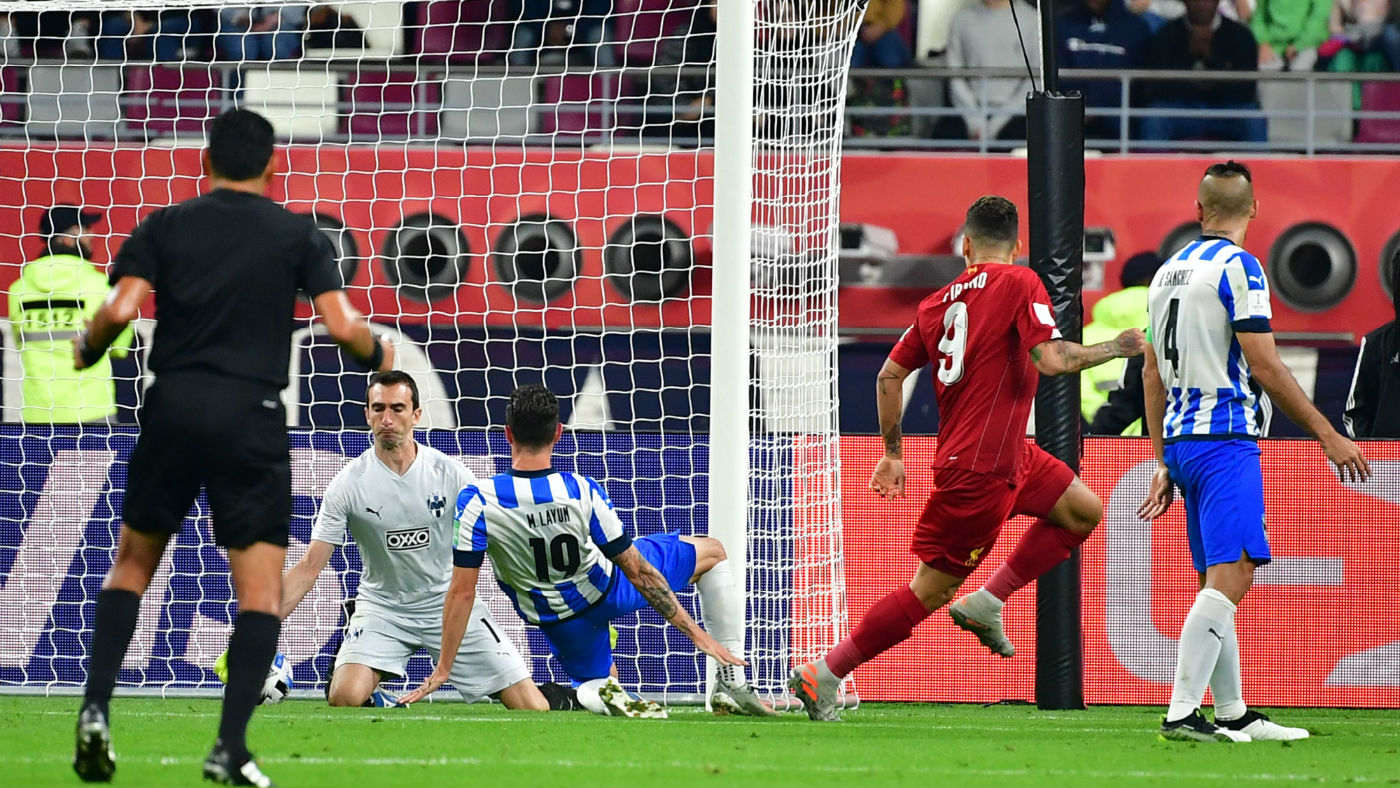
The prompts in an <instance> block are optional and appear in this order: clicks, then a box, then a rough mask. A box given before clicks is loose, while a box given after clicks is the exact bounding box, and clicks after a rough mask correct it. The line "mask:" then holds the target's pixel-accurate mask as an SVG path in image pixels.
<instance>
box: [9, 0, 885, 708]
mask: <svg viewBox="0 0 1400 788" xmlns="http://www.w3.org/2000/svg"><path fill="white" fill-rule="evenodd" d="M39 5H42V9H40V8H36V6H39ZM717 5H718V8H716V0H459V1H453V2H440V1H438V0H428V1H422V2H400V1H399V0H371V1H369V2H334V3H325V4H304V3H281V4H261V5H257V4H255V5H247V4H232V3H219V2H211V1H210V0H206V1H205V2H186V1H185V0H142V2H139V3H137V2H135V1H134V0H118V1H115V2H114V1H111V0H103V1H102V2H97V1H96V0H54V1H53V2H47V3H43V4H35V3H28V2H0V37H3V38H2V39H0V84H3V90H0V193H3V194H4V195H5V199H4V200H0V272H2V273H0V276H3V280H4V282H5V284H6V288H7V291H8V296H9V298H8V312H7V315H8V320H5V321H0V344H3V387H2V390H0V397H2V398H3V399H2V400H0V406H2V407H3V411H0V415H3V425H0V611H3V613H0V691H37V692H51V691H69V690H73V689H76V688H78V687H81V686H82V684H83V682H84V680H85V665H86V651H87V647H88V643H89V641H90V636H91V629H92V624H93V610H94V604H95V598H96V594H97V590H98V588H99V586H100V584H101V581H102V578H103V576H104V574H105V573H106V571H107V569H108V568H109V566H110V565H111V562H112V560H113V557H114V554H115V546H116V537H117V533H118V528H119V524H120V513H121V509H122V499H123V487H124V483H125V479H126V462H127V459H128V457H129V456H130V453H131V449H132V446H133V444H134V442H135V439H136V436H137V434H138V431H139V425H138V423H137V408H138V406H139V404H140V402H141V400H142V396H143V391H144V390H145V388H146V386H147V385H149V383H150V381H151V377H150V375H149V373H148V371H147V369H146V366H145V358H146V353H147V351H148V349H149V347H150V337H151V334H152V329H153V319H154V317H155V315H154V311H153V310H152V309H150V308H149V307H148V308H147V309H146V310H144V311H143V313H142V319H141V320H140V321H138V323H137V324H135V325H134V331H133V333H132V334H131V335H130V336H128V337H123V338H122V339H121V340H119V344H120V347H119V349H118V350H117V351H116V352H114V353H113V354H112V356H111V360H110V365H108V364H103V365H99V367H97V368H96V369H95V370H94V371H93V372H91V373H85V374H84V375H82V376H81V377H79V376H76V375H75V374H74V373H73V372H72V369H71V362H69V361H67V359H68V358H69V356H68V353H69V352H70V351H69V350H68V345H67V342H68V341H69V338H70V337H71V336H72V333H73V332H74V331H75V330H77V329H79V328H81V323H82V320H83V317H84V316H85V315H86V314H90V312H91V311H92V310H93V309H95V307H96V302H97V301H98V300H100V298H101V297H102V289H103V284H102V282H103V277H104V276H105V271H106V265H107V263H108V262H109V261H110V260H111V259H112V258H113V257H114V255H115V254H116V252H117V250H118V249H119V248H120V246H121V244H122V242H123V240H124V239H125V238H126V237H127V236H128V234H129V233H130V231H131V229H132V228H133V227H134V226H135V224H136V223H137V221H138V220H140V219H141V218H142V217H144V216H145V215H147V214H148V213H150V212H151V211H153V210H155V209H157V208H160V207H162V206H165V205H169V204H172V203H174V202H178V201H180V200H183V199H187V198H189V197H192V196H194V195H196V194H198V193H200V191H201V190H202V189H203V188H205V187H204V185H203V180H202V177H201V161H200V147H201V145H202V144H203V141H204V132H205V128H206V126H207V124H208V121H209V120H210V119H211V118H212V117H214V116H215V115H217V114H218V113H220V112H221V111H223V110H225V109H227V108H230V107H234V106H241V107H246V108H250V109H255V110H257V111H259V112H261V113H262V114H264V115H265V116H266V117H267V118H268V119H269V120H271V122H272V123H273V125H274V127H275V128H276V131H277V134H278V136H279V140H280V143H281V144H280V145H279V149H278V154H277V156H278V175H277V177H276V178H275V181H274V185H273V187H272V194H271V196H272V197H273V198H274V199H276V200H277V201H279V202H281V203H283V204H285V205H286V206H287V207H288V208H289V209H291V210H293V211H295V212H299V213H304V214H307V215H309V216H312V217H314V218H315V221H316V222H317V224H318V225H319V226H320V227H321V229H322V230H323V231H324V232H325V233H326V234H327V236H328V237H329V238H330V240H331V242H332V245H333V247H334V249H335V251H336V254H337V256H338V262H339V266H340V271H341V274H342V276H343V279H344V283H345V286H346V289H347V291H348V293H349V295H350V297H351V300H352V301H353V302H354V303H355V304H356V305H357V306H358V307H359V308H360V309H361V310H363V311H364V312H365V313H366V314H368V315H369V316H370V319H371V320H372V321H373V322H374V324H375V326H376V330H378V331H379V332H381V333H383V334H385V335H388V336H390V337H392V338H393V340H394V341H395V342H396V344H397V348H398V358H399V359H400V361H399V366H400V367H401V368H403V369H404V370H406V371H408V372H410V373H412V374H413V375H414V376H415V378H416V379H417V382H418V384H419V386H420V389H421V391H422V395H423V419H422V423H421V427H422V428H423V431H422V432H421V433H420V439H421V440H423V441H425V442H426V443H428V444H430V445H433V446H435V447H437V448H439V449H442V450H444V451H446V452H447V453H449V454H452V455H456V456H459V457H460V458H461V459H462V461H463V462H464V463H466V464H467V465H468V466H470V467H471V468H472V469H473V470H474V471H475V472H476V473H477V474H478V475H481V476H485V475H490V474H494V473H496V472H499V471H502V470H504V469H505V468H506V467H508V448H507V446H506V444H505V441H504V436H503V433H502V431H501V427H502V425H503V423H504V411H505V404H506V402H507V399H508V397H509V395H510V393H511V391H512V389H513V388H514V387H515V386H517V385H520V384H523V383H531V382H542V383H544V384H546V385H547V386H549V387H550V388H551V389H552V390H553V391H554V392H555V393H556V394H558V395H559V397H560V400H561V408H562V414H561V415H562V418H563V420H564V421H565V424H566V427H567V430H566V432H565V438H564V440H563V442H562V443H561V444H560V446H559V451H558V455H557V464H558V465H559V466H560V467H564V468H568V469H573V470H577V471H578V472H581V473H585V474H588V475H590V476H593V477H596V478H598V479H599V480H600V481H601V482H602V483H603V484H604V485H605V487H606V489H607V490H608V492H609V493H610V495H611V498H612V500H613V502H614V504H615V505H616V507H617V508H618V510H619V512H620V513H621V515H622V518H623V520H624V521H625V522H626V524H627V525H628V526H629V527H630V529H631V530H632V531H633V532H634V533H636V534H647V533H654V532H658V531H663V530H668V531H681V532H683V533H711V534H715V535H717V536H720V538H721V539H723V540H724V541H725V543H726V546H727V548H728V549H729V551H730V553H731V555H734V556H735V557H737V558H739V559H740V560H741V561H742V563H743V565H744V567H745V571H744V572H741V573H738V575H739V577H740V582H742V583H744V585H745V587H746V594H745V598H746V600H747V605H748V609H747V616H748V618H747V620H748V623H749V628H748V632H747V637H748V642H747V651H748V656H749V659H750V661H751V662H752V667H751V668H750V674H751V678H752V679H753V681H754V682H755V684H756V686H757V687H758V688H759V689H760V690H761V691H762V692H764V693H766V694H767V695H768V696H770V697H773V698H775V699H781V698H782V696H783V695H784V692H785V690H784V679H785V677H786V675H787V673H788V670H789V669H790V667H791V666H792V665H793V664H794V663H795V662H798V661H802V660H806V659H810V658H812V657H814V656H816V655H818V654H820V653H822V652H823V651H824V650H825V649H827V648H829V647H830V646H831V645H833V644H834V643H835V642H836V640H837V639H839V637H840V636H841V635H842V634H844V630H845V628H846V621H845V599H844V588H843V580H842V572H841V522H840V514H839V506H838V503H839V501H838V496H839V490H840V485H839V483H838V475H837V474H838V470H837V468H838V442H837V432H836V429H837V424H836V399H835V398H836V366H835V347H836V283H837V270H836V250H837V248H838V238H837V230H838V226H837V198H838V174H839V173H838V170H839V161H840V149H841V130H842V115H843V103H844V100H845V88H846V73H847V72H846V69H847V64H848V61H849V57H850V49H851V45H852V41H853V37H854V34H855V29H856V27H857V25H858V22H859V17H860V14H861V13H863V10H864V0H806V1H805V2H797V1H796V0H718V2H717ZM726 58H728V60H727V61H726ZM55 206H59V207H60V208H59V210H56V211H54V210H51V209H53V208H55ZM62 206H72V207H73V208H62ZM74 209H77V211H81V213H79V212H77V211H75V210H74ZM54 225H58V226H54ZM75 227H76V228H80V229H78V230H75V229H74V228H75ZM54 255H57V256H54ZM64 255H69V256H64ZM74 256H76V257H84V258H86V259H87V260H88V261H90V264H89V263H84V262H83V261H82V260H78V259H74ZM94 282H95V284H94ZM299 315H300V322H299V324H298V326H297V328H296V331H295V334H294V337H293V340H292V343H293V346H292V354H291V359H292V360H291V368H290V370H289V371H290V373H291V374H290V379H291V385H290V386H289V388H288V389H287V390H286V391H285V392H284V400H285V402H286V404H287V405H288V408H287V413H288V425H287V426H288V429H289V430H290V432H291V435H292V469H293V494H294V516H293V520H292V535H293V538H292V546H291V549H290V551H289V552H290V555H289V559H288V560H289V565H290V562H294V561H296V560H297V559H298V558H299V556H300V555H301V554H302V553H303V552H304V551H305V549H306V543H307V541H308V540H309V538H310V528H311V523H312V521H313V518H314V515H315V512H316V509H317V506H318V504H319V496H320V495H321V494H322V492H323V490H324V488H325V486H326V484H327V483H328V482H329V481H330V479H331V477H332V476H333V475H334V474H335V473H336V472H337V470H339V468H340V467H341V466H342V465H343V464H344V463H345V462H346V461H347V460H348V459H349V458H351V457H354V456H356V455H358V454H359V453H360V452H362V451H364V450H366V448H367V447H368V446H369V436H368V432H367V430H366V427H365V422H364V417H363V411H362V406H363V401H364V394H365V385H366V374H365V373H364V372H363V371H362V370H360V369H357V368H354V367H353V365H351V364H350V362H347V361H346V359H345V358H344V356H343V355H342V354H341V353H340V352H338V350H337V349H336V348H335V347H334V345H333V344H332V343H331V342H330V341H329V339H328V337H327V336H326V334H325V333H324V332H323V330H322V329H321V327H320V326H319V325H317V323H316V322H315V321H314V320H313V319H312V313H311V310H310V308H309V307H308V306H305V305H303V307H302V308H301V310H300V312H299ZM65 365H67V366H65ZM192 406H194V407H197V406H198V403H192ZM360 566H361V564H360V559H359V556H358V554H357V552H356V551H355V549H354V548H352V547H347V548H346V549H345V550H342V551H339V552H338V553H337V554H336V556H335V557H334V558H333V559H332V564H331V568H328V569H327V570H326V571H325V572H323V573H322V575H321V577H320V579H319V581H318V582H317V584H316V586H315V588H314V589H313V590H312V592H311V593H310V594H309V595H308V597H307V599H306V600H305V601H304V602H303V603H302V604H301V606H300V607H299V608H298V609H297V610H296V612H295V613H293V614H292V616H291V617H290V619H289V620H288V622H287V623H286V625H285V626H284V628H283V635H282V642H281V646H280V648H281V651H282V652H284V653H285V654H287V655H288V657H290V659H291V660H292V661H293V662H294V663H295V672H294V675H295V678H296V680H297V683H298V687H299V688H300V689H313V690H319V687H320V683H321V682H322V680H323V679H324V677H325V676H327V675H328V672H329V670H328V669H329V666H330V664H331V660H332V658H333V655H334V653H335V651H336V649H337V647H338V645H339V643H340V641H341V637H342V632H341V629H342V627H343V625H344V623H345V613H344V610H343V606H342V602H343V601H344V600H346V599H347V598H351V597H353V595H354V592H355V587H356V583H357V581H358V576H359V570H360ZM483 577H484V578H488V577H489V574H487V573H484V574H483ZM480 591H481V593H482V594H483V595H484V596H485V597H486V598H487V599H488V600H489V601H490V604H491V606H492V609H493V612H494V614H495V616H496V620H497V622H499V623H501V624H502V625H504V628H505V630H506V634H508V636H509V637H511V638H512V639H513V640H514V641H515V642H516V644H517V645H518V646H519V647H520V649H521V651H522V652H523V653H525V654H526V655H527V656H528V657H529V659H530V660H531V662H532V664H533V668H534V671H535V676H536V678H537V679H538V680H546V679H554V680H561V679H563V678H564V677H563V675H562V673H561V672H559V670H558V666H557V663H552V661H551V659H550V657H549V652H548V649H547V648H546V646H545V643H544V641H543V639H542V637H541V636H540V635H539V633H538V632H536V631H533V630H530V629H528V628H527V627H525V626H524V625H523V624H521V623H520V622H519V619H518V618H517V616H516V615H515V613H514V612H513V611H512V610H511V609H510V607H509V604H508V603H507V601H506V600H505V599H504V597H503V595H502V594H501V593H500V592H499V591H498V590H497V589H496V587H495V585H494V583H493V582H487V581H486V580H484V581H483V583H482V587H481V589H480ZM682 599H683V600H684V601H685V603H686V604H687V606H689V607H690V608H691V610H692V611H695V610H696V607H697V606H696V605H695V599H694V597H693V595H691V594H688V593H687V594H682ZM234 614H235V603H234V601H233V593H232V589H231V587H230V582H229V579H228V575H227V564H226V563H225V560H224V557H223V555H222V553H221V551H219V550H217V549H215V547H214V545H213V541H212V533H211V527H210V520H209V507H208V504H207V501H205V500H204V499H203V498H202V497H201V499H200V500H199V502H198V503H197V504H196V507H195V509H194V510H193V511H192V512H191V516H190V520H189V522H187V523H186V528H185V529H184V531H183V532H182V533H181V534H180V535H179V537H178V538H177V539H176V540H174V541H173V542H172V549H170V550H169V551H168V552H167V554H166V556H165V560H164V561H163V563H162V564H161V565H160V568H159V571H158V572H157V574H156V576H155V579H154V581H153V582H152V584H151V587H150V589H149V591H148V592H147V594H146V596H145V598H144V601H143V603H142V607H141V612H140V619H139V625H138V627H137V632H136V636H135V639H134V641H133V643H132V646H131V648H130V651H129V652H128V654H127V659H126V661H125V663H124V665H123V668H124V669H123V672H122V674H121V679H120V680H121V684H120V686H121V687H122V688H125V689H128V690H131V689H138V690H140V691H145V692H152V693H167V694H168V693H177V692H203V691H212V690H216V689H217V687H218V685H217V683H216V680H215V677H214V674H213V672H212V670H211V668H212V665H213V663H214V659H215V657H216V656H217V655H218V654H219V653H220V652H221V651H222V650H223V649H224V648H225V646H226V643H227V639H228V634H229V631H230V627H231V624H230V622H231V621H232V619H233V616H234ZM617 628H618V642H617V644H616V653H617V657H618V660H617V661H618V668H619V671H620V674H621V677H622V679H623V681H624V683H627V684H629V685H630V686H634V687H637V688H639V689H640V690H641V691H643V692H647V693H653V694H657V695H664V696H665V697H666V698H668V699H670V700H673V701H679V700H685V699H688V698H696V697H702V693H703V691H704V683H705V672H706V671H705V664H704V660H703V659H699V658H697V657H696V655H695V650H694V648H693V647H692V645H691V644H690V643H689V642H688V641H687V640H685V638H684V637H683V636H681V635H680V634H679V633H678V632H676V631H674V630H671V629H668V628H667V627H665V626H664V625H663V622H662V620H661V619H660V618H659V617H657V616H656V615H654V614H652V613H651V611H644V612H643V613H641V614H639V615H637V616H635V617H633V619H631V620H625V621H621V622H619V624H618V627H617ZM429 669H430V663H429V662H428V660H427V658H426V657H422V656H420V657H418V658H415V660H414V661H412V662H411V663H410V667H409V676H408V679H407V680H408V681H409V682H413V683H416V681H417V680H419V679H421V678H422V677H423V676H424V675H426V673H427V671H428V670H429Z"/></svg>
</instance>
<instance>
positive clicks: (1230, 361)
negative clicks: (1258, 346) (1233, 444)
mask: <svg viewBox="0 0 1400 788" xmlns="http://www.w3.org/2000/svg"><path fill="white" fill-rule="evenodd" d="M1147 314H1148V323H1149V330H1150V334H1149V337H1150V339H1151V342H1152V349H1153V351H1154V352H1155V353H1156V355H1157V369H1158V371H1159V372H1160V373H1161V376H1162V385H1163V386H1164V387H1165V388H1166V390H1167V413H1166V418H1165V420H1164V424H1163V426H1164V430H1163V433H1162V434H1163V436H1164V437H1165V439H1166V440H1167V441H1168V442H1171V441H1175V440H1183V439H1208V438H1246V439H1252V438H1258V437H1259V425H1258V421H1257V414H1256V409H1257V407H1258V399H1257V397H1256V395H1255V393H1254V391H1252V390H1251V387H1250V377H1249V364H1248V363H1247V362H1246V361H1245V358H1244V353H1243V352H1242V351H1241V349H1240V343H1239V340H1237V339H1236V338H1235V334H1236V333H1241V332H1253V333H1266V332H1269V331H1271V330H1272V329H1271V328H1270V326H1269V319H1270V318H1271V317H1273V312H1272V310H1271V309H1270V306H1269V283H1268V281H1267V280H1266V279H1265V277H1264V268H1263V266H1261V265H1260V264H1259V260H1258V259H1256V258H1255V257H1254V255H1252V254H1250V253H1249V252H1246V251H1245V250H1243V249H1241V248H1239V247H1238V246H1235V245H1234V244H1233V243H1231V242H1230V241H1228V240H1226V239H1224V238H1216V237H1212V236H1202V237H1201V238H1199V239H1197V240H1195V241H1192V242H1191V243H1189V244H1187V245H1186V247H1185V248H1184V249H1182V250H1181V251H1179V252H1177V253H1176V254H1175V255H1173V256H1172V258H1171V259H1169V260H1167V262H1166V264H1164V265H1163V266H1162V267H1161V268H1160V269H1159V270H1158V271H1157V275H1156V276H1155V277H1153V279H1152V286H1151V288H1150V289H1149V290H1148V295H1147Z"/></svg>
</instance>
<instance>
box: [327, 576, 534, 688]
mask: <svg viewBox="0 0 1400 788" xmlns="http://www.w3.org/2000/svg"><path fill="white" fill-rule="evenodd" d="M441 639H442V614H441V612H439V613H437V614H436V615H431V616H404V615H399V614H395V613H390V612H387V611H384V610H383V609H381V608H377V607H373V606H370V605H366V604H364V602H363V601H361V602H360V603H359V604H358V605H356V606H355V614H354V615H352V616H351V617H350V626H349V627H348V628H347V631H346V634H345V643H344V645H342V646H341V647H340V654H339V655H338V656H337V657H336V660H335V666H336V668H339V667H340V666H342V665H346V664H354V665H365V666H367V667H369V668H371V669H373V670H376V671H378V672H379V673H382V674H386V675H390V676H395V677H398V676H403V675H404V670H405V668H406V666H407V665H408V658H409V656H411V655H412V654H413V653H414V652H415V651H417V650H418V649H420V648H422V649H426V650H427V651H428V654H429V655H431V656H432V658H433V661H434V662H436V661H437V658H438V651H439V649H438V643H439V642H440V641H441ZM527 678H530V670H529V668H527V667H526V666H525V661H524V660H523V659H521V657H520V652H519V651H518V650H517V649H516V647H515V644H514V643H512V642H511V640H510V638H509V637H506V635H505V633H504V632H502V631H501V628H500V627H499V626H497V625H496V622H495V621H493V620H492V618H491V610H490V609H489V608H488V607H487V606H486V604H484V603H483V602H482V600H481V599H477V600H476V604H475V605H474V606H473V607H472V614H471V621H470V623H469V624H468V625H467V634H466V637H464V638H462V644H461V647H460V648H458V650H457V660H456V662H454V663H453V665H452V676H451V679H452V686H453V687H454V688H456V690H457V692H459V693H461V695H462V697H463V698H464V699H465V700H466V701H467V702H469V703H470V702H472V701H478V700H481V699H483V698H485V697H488V696H490V695H494V694H495V693H497V692H500V691H501V690H503V689H505V688H507V687H509V686H511V685H512V684H515V683H516V682H518V681H521V680H523V679H527ZM410 683H412V682H410Z"/></svg>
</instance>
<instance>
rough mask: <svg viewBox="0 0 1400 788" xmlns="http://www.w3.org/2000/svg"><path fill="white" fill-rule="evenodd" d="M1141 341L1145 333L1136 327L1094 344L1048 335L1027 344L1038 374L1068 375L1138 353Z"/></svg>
mask: <svg viewBox="0 0 1400 788" xmlns="http://www.w3.org/2000/svg"><path fill="white" fill-rule="evenodd" d="M1145 345H1146V337H1145V336H1144V335H1143V333H1142V330H1141V329H1138V328H1130V329H1128V330H1127V331H1124V332H1123V333H1121V334H1119V335H1118V336H1116V337H1114V338H1113V339H1111V340H1109V341H1108V342H1100V343H1098V344H1097V345H1081V344H1079V343H1078V342H1070V341H1069V340H1067V339H1051V340H1047V341H1045V342H1041V343H1040V344H1039V345H1036V346H1035V347H1033V348H1031V362H1032V363H1034V364H1035V368H1036V369H1037V370H1039V371H1040V373H1041V374H1042V375H1069V374H1072V373H1075V372H1080V371H1083V370H1086V369H1088V368H1090V367H1097V366H1098V365H1100V364H1102V363H1104V362H1106V361H1111V360H1113V359H1115V358H1128V357H1129V356H1136V355H1139V354H1140V353H1142V349H1143V347H1144V346H1145Z"/></svg>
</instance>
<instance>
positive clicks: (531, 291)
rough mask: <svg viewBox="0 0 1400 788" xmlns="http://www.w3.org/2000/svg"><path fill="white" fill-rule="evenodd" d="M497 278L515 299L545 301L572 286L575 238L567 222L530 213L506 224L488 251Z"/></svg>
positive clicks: (575, 264)
mask: <svg viewBox="0 0 1400 788" xmlns="http://www.w3.org/2000/svg"><path fill="white" fill-rule="evenodd" d="M491 261H492V265H493V267H494V268H495V270H496V279H497V280H499V281H500V283H501V284H503V285H505V286H506V287H508V288H510V291H511V293H512V295H514V296H515V299H516V300H517V301H526V302H529V303H533V304H547V303H549V302H550V301H553V300H554V299H556V298H558V297H559V296H561V295H563V294H565V293H567V292H569V291H570V290H572V289H573V287H574V279H575V278H576V277H577V276H578V270H579V248H578V240H577V239H576V238H575V236H574V231H573V230H572V229H571V228H570V227H569V225H568V224H566V223H564V222H563V221H561V220H559V219H555V218H554V217H552V216H550V215H548V214H543V213H532V214H526V215H525V216H522V217H520V218H519V219H516V220H515V221H514V222H512V223H510V224H508V225H506V226H505V227H504V228H503V229H502V230H501V232H500V233H499V234H498V235H497V236H496V243H495V249H494V250H493V251H492V253H491Z"/></svg>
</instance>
